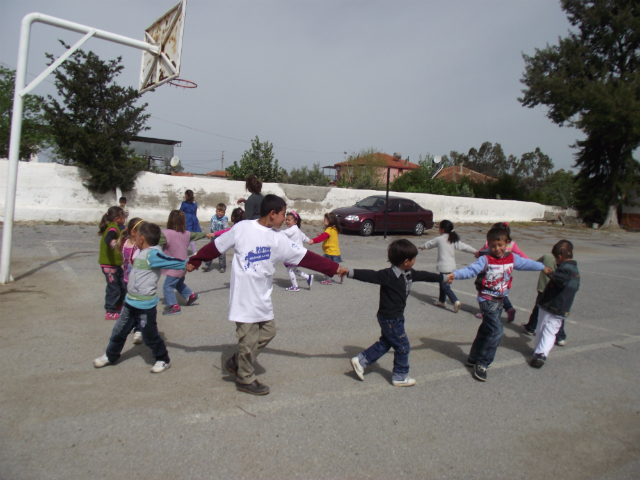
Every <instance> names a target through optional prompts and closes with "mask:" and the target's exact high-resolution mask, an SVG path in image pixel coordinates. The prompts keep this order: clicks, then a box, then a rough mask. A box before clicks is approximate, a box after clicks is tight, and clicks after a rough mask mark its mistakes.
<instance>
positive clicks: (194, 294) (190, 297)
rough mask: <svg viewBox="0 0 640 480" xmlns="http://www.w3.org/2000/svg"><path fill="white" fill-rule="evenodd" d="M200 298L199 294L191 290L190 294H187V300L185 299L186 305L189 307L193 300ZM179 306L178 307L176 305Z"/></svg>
mask: <svg viewBox="0 0 640 480" xmlns="http://www.w3.org/2000/svg"><path fill="white" fill-rule="evenodd" d="M199 298H200V294H199V293H196V292H193V293H192V294H191V295H189V300H187V307H190V306H191V305H193V302H195V301H196V300H198V299H199ZM178 308H180V307H178Z"/></svg>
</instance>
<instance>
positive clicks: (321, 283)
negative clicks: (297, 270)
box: [320, 280, 331, 285]
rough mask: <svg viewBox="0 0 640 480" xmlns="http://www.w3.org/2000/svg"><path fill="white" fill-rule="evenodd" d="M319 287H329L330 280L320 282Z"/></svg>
mask: <svg viewBox="0 0 640 480" xmlns="http://www.w3.org/2000/svg"><path fill="white" fill-rule="evenodd" d="M320 285H331V280H322V281H321V282H320Z"/></svg>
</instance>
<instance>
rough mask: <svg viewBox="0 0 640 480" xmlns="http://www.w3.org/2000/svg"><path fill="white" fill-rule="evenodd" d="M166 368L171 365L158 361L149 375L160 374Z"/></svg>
mask: <svg viewBox="0 0 640 480" xmlns="http://www.w3.org/2000/svg"><path fill="white" fill-rule="evenodd" d="M168 368H171V364H170V363H167V362H163V361H162V360H158V361H157V362H156V364H155V365H154V366H153V367H152V368H151V373H162V372H164V371H165V370H167V369H168Z"/></svg>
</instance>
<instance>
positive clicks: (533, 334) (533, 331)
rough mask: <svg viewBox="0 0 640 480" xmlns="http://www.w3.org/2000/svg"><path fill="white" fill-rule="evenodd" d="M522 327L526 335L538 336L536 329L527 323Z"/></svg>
mask: <svg viewBox="0 0 640 480" xmlns="http://www.w3.org/2000/svg"><path fill="white" fill-rule="evenodd" d="M522 329H523V330H524V333H525V335H530V336H532V337H535V336H536V331H535V330H531V329H530V328H529V326H528V325H527V324H526V323H523V324H522Z"/></svg>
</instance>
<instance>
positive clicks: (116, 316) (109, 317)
mask: <svg viewBox="0 0 640 480" xmlns="http://www.w3.org/2000/svg"><path fill="white" fill-rule="evenodd" d="M119 318H120V314H119V313H118V312H107V313H105V314H104V319H105V320H118V319H119Z"/></svg>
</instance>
